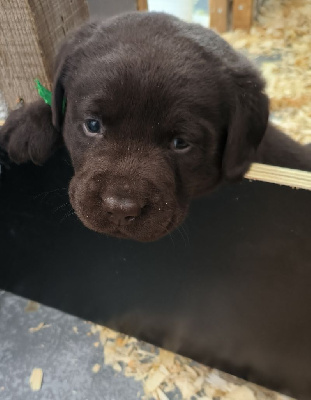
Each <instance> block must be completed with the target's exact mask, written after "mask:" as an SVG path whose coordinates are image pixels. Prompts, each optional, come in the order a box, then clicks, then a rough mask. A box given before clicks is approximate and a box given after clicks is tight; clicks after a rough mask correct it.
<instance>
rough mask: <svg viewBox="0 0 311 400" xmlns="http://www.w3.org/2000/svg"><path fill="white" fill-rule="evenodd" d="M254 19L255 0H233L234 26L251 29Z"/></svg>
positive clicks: (234, 27)
mask: <svg viewBox="0 0 311 400" xmlns="http://www.w3.org/2000/svg"><path fill="white" fill-rule="evenodd" d="M252 19H253V0H233V19H232V28H233V29H242V30H246V31H249V30H250V28H251V26H252Z"/></svg>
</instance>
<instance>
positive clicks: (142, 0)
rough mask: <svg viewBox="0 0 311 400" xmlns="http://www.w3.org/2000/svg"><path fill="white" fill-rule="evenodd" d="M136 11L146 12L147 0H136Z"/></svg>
mask: <svg viewBox="0 0 311 400" xmlns="http://www.w3.org/2000/svg"><path fill="white" fill-rule="evenodd" d="M137 10H138V11H147V10H148V1H147V0H137Z"/></svg>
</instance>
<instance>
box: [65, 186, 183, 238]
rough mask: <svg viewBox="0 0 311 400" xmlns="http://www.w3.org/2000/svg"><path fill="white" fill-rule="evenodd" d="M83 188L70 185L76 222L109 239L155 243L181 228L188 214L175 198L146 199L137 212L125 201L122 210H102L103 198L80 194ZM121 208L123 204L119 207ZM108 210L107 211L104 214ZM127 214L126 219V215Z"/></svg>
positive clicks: (104, 208)
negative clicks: (77, 220) (178, 227)
mask: <svg viewBox="0 0 311 400" xmlns="http://www.w3.org/2000/svg"><path fill="white" fill-rule="evenodd" d="M83 188H85V185H79V184H75V182H72V183H71V185H70V190H69V195H70V202H71V204H72V207H73V208H74V210H75V212H76V214H77V216H78V218H79V219H80V220H81V222H82V223H83V224H84V225H85V226H86V227H87V228H89V229H91V230H93V231H95V232H98V233H101V234H106V235H109V236H114V237H118V238H122V239H131V240H136V241H140V242H152V241H155V240H158V239H160V238H162V237H164V236H166V235H167V234H169V233H170V232H171V231H172V230H174V229H175V228H176V227H177V226H178V225H180V224H181V223H182V222H183V220H184V218H185V216H186V214H187V210H188V205H182V206H181V205H180V204H178V202H177V201H176V199H175V198H169V199H168V198H167V197H165V198H164V197H163V198H162V197H161V196H154V197H155V198H153V199H152V198H151V199H150V198H149V199H146V198H145V201H144V202H145V204H144V205H143V207H141V208H140V209H139V212H138V211H137V209H136V208H135V207H132V205H131V204H128V203H126V201H124V208H125V209H126V207H128V209H126V212H125V211H124V210H123V209H122V207H121V211H122V212H120V210H119V209H117V210H116V209H113V208H112V205H114V203H113V200H111V198H109V197H108V199H110V200H109V201H110V203H111V204H110V208H108V209H107V206H103V201H102V196H99V193H98V192H97V191H91V190H89V191H85V190H83ZM121 206H122V203H121ZM107 210H109V211H107ZM126 214H128V215H126Z"/></svg>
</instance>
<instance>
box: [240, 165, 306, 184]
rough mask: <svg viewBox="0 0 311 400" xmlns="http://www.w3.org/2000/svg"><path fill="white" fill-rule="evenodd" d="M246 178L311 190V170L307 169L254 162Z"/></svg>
mask: <svg viewBox="0 0 311 400" xmlns="http://www.w3.org/2000/svg"><path fill="white" fill-rule="evenodd" d="M245 178H247V179H249V180H256V181H262V182H269V183H276V184H278V185H285V186H290V187H292V188H296V189H306V190H311V172H307V171H300V170H296V169H289V168H281V167H274V166H272V165H264V164H253V165H252V166H251V168H250V170H249V171H248V173H247V174H246V175H245Z"/></svg>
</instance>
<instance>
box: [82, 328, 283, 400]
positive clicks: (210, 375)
mask: <svg viewBox="0 0 311 400" xmlns="http://www.w3.org/2000/svg"><path fill="white" fill-rule="evenodd" d="M90 333H91V334H92V335H95V336H96V337H99V341H100V344H101V345H102V348H103V356H104V357H103V362H104V364H106V365H110V366H111V367H112V368H113V369H114V370H115V371H116V372H118V373H123V374H124V375H125V376H127V377H131V378H133V379H135V380H136V381H141V382H142V383H143V388H144V394H143V395H142V396H141V397H140V398H141V399H144V400H147V399H156V400H169V398H171V397H170V394H171V393H174V392H176V391H178V392H179V397H178V398H182V399H183V400H213V399H215V398H217V400H289V397H286V396H283V395H280V394H278V393H275V392H272V391H270V390H267V389H264V388H262V387H259V386H257V385H255V384H252V383H249V382H246V381H243V380H242V379H239V378H236V377H234V376H231V375H229V374H226V373H223V372H220V371H218V370H215V369H212V368H209V367H207V366H205V365H202V364H199V363H197V362H194V361H192V360H190V359H189V358H186V357H182V356H180V355H177V354H174V353H171V352H169V351H167V350H164V349H161V348H157V347H155V346H153V345H150V344H147V343H144V342H141V341H138V340H137V339H135V338H133V337H130V336H127V335H124V334H121V333H118V332H116V331H113V330H111V329H109V328H107V327H103V326H100V325H91V332H90Z"/></svg>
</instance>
